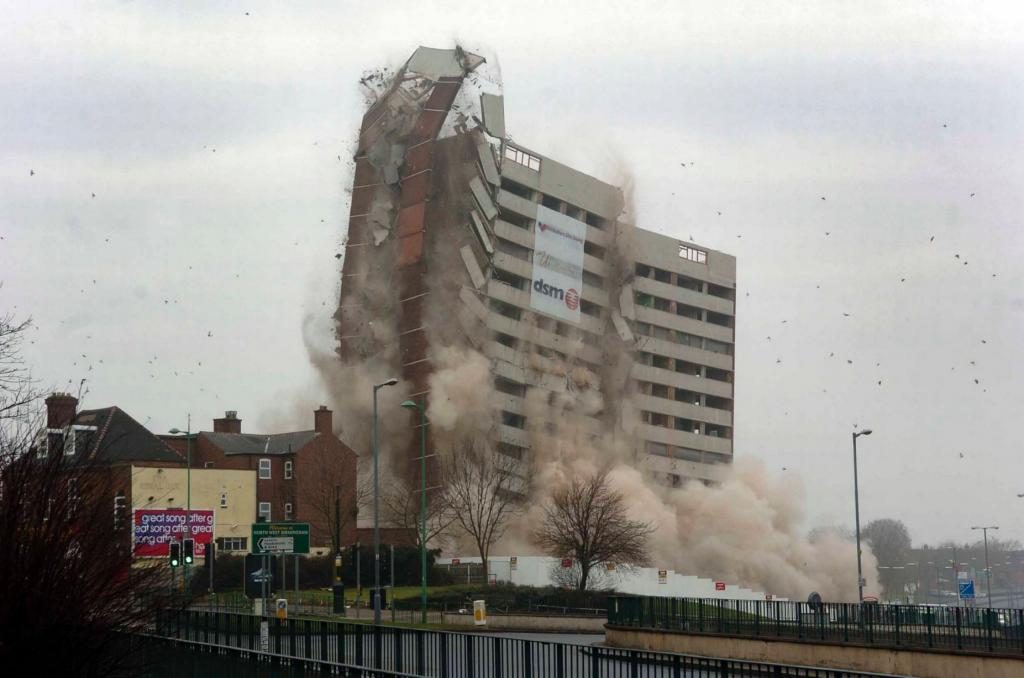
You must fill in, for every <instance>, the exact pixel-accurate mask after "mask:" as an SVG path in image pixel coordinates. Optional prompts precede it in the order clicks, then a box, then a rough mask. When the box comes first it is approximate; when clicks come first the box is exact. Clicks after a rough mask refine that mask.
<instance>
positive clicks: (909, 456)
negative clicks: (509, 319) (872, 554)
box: [0, 2, 1024, 543]
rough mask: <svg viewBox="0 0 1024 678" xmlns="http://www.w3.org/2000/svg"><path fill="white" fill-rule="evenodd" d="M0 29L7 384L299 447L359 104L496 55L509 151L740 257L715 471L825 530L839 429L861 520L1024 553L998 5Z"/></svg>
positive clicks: (648, 222) (642, 8) (179, 19)
mask: <svg viewBox="0 0 1024 678" xmlns="http://www.w3.org/2000/svg"><path fill="white" fill-rule="evenodd" d="M0 16H3V20H2V21H0V178H2V180H0V236H2V237H3V240H0V280H2V281H3V288H2V289H0V310H10V309H14V310H15V311H16V312H18V313H22V314H30V315H32V316H33V317H34V318H35V321H36V323H37V325H38V329H37V331H36V332H34V334H33V336H32V337H31V341H32V342H33V343H31V344H30V345H29V346H28V347H27V352H26V353H27V357H28V358H29V360H30V361H31V362H32V364H33V365H34V369H35V373H36V376H37V377H38V378H39V379H41V380H42V381H43V382H44V383H46V384H53V385H56V386H58V387H65V388H71V387H72V386H74V387H75V388H77V384H78V383H79V381H80V380H81V379H83V378H87V379H88V381H87V386H88V388H89V394H88V398H87V403H86V405H87V406H103V405H110V404H116V405H119V406H121V407H123V408H124V409H125V410H127V411H128V412H129V413H130V414H132V415H133V416H135V417H136V418H138V419H139V420H140V421H144V422H146V423H147V425H148V426H149V427H151V428H152V429H153V430H155V431H164V430H167V429H169V428H171V427H172V426H178V427H183V426H184V424H185V417H186V413H187V412H192V414H193V420H194V422H195V423H196V425H197V426H201V427H203V428H208V427H209V426H210V419H211V418H212V417H214V416H215V415H217V414H219V413H221V412H222V411H223V410H225V409H237V410H239V412H240V416H241V417H242V418H243V420H244V422H245V423H244V424H243V426H244V430H249V431H257V430H265V429H267V428H269V427H274V426H279V425H284V424H288V425H291V426H296V427H309V426H311V425H312V415H311V414H306V413H304V414H303V416H302V418H301V419H299V420H296V418H295V416H294V415H293V412H294V410H295V409H296V407H297V406H298V405H300V404H301V406H302V407H305V405H306V404H308V403H313V402H316V401H318V400H320V399H321V394H320V393H319V390H318V387H317V386H316V382H315V379H314V378H313V377H314V375H313V372H312V370H311V368H310V366H309V363H308V360H307V357H306V349H305V347H304V344H303V330H302V327H303V324H304V322H306V319H310V320H309V322H311V323H312V325H311V327H312V329H311V330H310V332H311V335H312V336H315V337H317V338H318V341H320V342H321V343H323V344H324V345H328V344H329V343H330V336H329V322H328V318H329V315H330V313H331V311H332V309H333V307H334V305H335V300H336V298H337V279H338V271H339V262H338V261H337V260H336V259H335V258H334V254H335V253H336V252H338V251H340V249H339V243H340V241H341V239H342V238H343V235H344V228H345V218H346V215H347V195H346V194H345V192H344V187H345V186H346V185H348V184H349V183H350V174H349V171H350V165H349V163H348V157H349V156H350V155H351V151H352V145H351V142H352V140H353V139H354V135H355V130H356V129H357V126H358V123H359V117H360V115H361V111H362V99H361V95H360V92H359V91H358V88H357V86H356V82H357V80H358V78H359V77H360V75H361V73H362V72H363V71H364V70H365V69H368V68H372V67H375V66H379V65H382V64H390V65H399V64H400V63H401V62H402V61H404V59H405V58H407V57H408V55H409V54H410V53H411V52H412V50H413V49H414V48H415V47H416V46H417V45H419V44H423V45H430V46H435V47H450V46H451V45H453V44H454V42H455V41H460V42H461V43H462V44H464V45H465V46H466V47H467V48H469V49H471V50H472V49H486V50H488V51H490V52H493V53H496V54H497V56H498V58H499V61H500V66H501V70H502V74H503V78H504V84H505V92H506V118H507V121H508V127H509V131H510V133H511V134H512V136H513V137H514V138H515V139H516V140H518V141H520V142H521V143H523V144H525V145H527V146H530V147H533V148H535V149H537V150H538V151H540V152H542V153H544V154H546V155H549V156H552V157H555V158H557V159H559V160H562V161H564V162H567V163H569V164H572V165H574V166H577V167H579V168H580V169H583V170H584V171H589V172H592V173H594V174H596V175H598V176H601V177H602V178H606V179H609V180H611V179H614V178H616V177H617V176H619V174H620V171H621V170H625V171H628V172H629V173H631V174H632V175H633V177H634V178H635V182H636V206H637V214H638V222H639V224H640V225H641V226H643V227H645V228H649V229H652V230H656V231H660V232H663V233H667V234H670V235H674V236H678V237H680V238H689V237H690V236H692V237H693V238H694V239H695V240H696V241H697V242H700V243H704V244H707V245H708V246H710V247H713V248H716V249H720V250H723V251H726V252H729V253H731V254H734V255H736V257H737V258H738V275H739V299H738V307H737V314H738V320H737V350H736V356H737V357H736V364H737V388H736V455H737V457H740V456H757V457H761V458H762V459H764V460H765V463H766V464H767V465H768V466H769V467H770V468H772V469H775V470H777V471H778V472H780V473H781V472H783V471H782V470H781V469H782V467H786V468H787V469H789V470H787V471H785V473H798V474H800V475H801V476H803V478H804V481H805V483H806V485H807V496H808V512H809V514H810V518H811V519H810V524H812V525H813V524H818V523H845V524H847V525H849V524H852V495H853V489H852V469H851V466H852V463H851V459H850V432H851V430H852V429H853V426H854V424H858V425H860V426H870V427H872V428H873V429H874V430H875V434H874V435H873V436H871V437H870V438H867V439H862V445H861V446H860V451H861V460H860V468H861V480H862V483H861V504H862V514H863V518H864V521H869V520H871V519H873V518H877V517H895V518H900V519H903V520H904V521H905V522H906V523H907V525H908V526H909V528H910V530H911V534H912V536H913V538H914V540H915V542H918V543H920V542H921V541H935V540H938V539H945V538H950V539H956V540H958V541H965V540H968V539H972V538H973V535H972V534H971V533H970V531H969V527H970V526H971V525H972V524H978V523H987V524H992V523H996V524H1000V525H1002V527H1003V530H1002V531H1001V532H1000V536H1013V537H1016V538H1024V529H1022V526H1021V517H1022V516H1024V500H1022V499H1017V498H1016V497H1015V495H1016V493H1017V492H1024V474H1022V473H1021V471H1022V470H1024V462H1022V461H1021V452H1022V445H1021V442H1020V435H1019V427H1018V421H1017V417H1018V416H1020V414H1019V409H1020V406H1021V404H1022V403H1024V386H1022V384H1024V367H1022V365H1021V363H1020V361H1019V360H1018V357H1019V355H1020V347H1021V345H1022V344H1021V340H1022V339H1024V292H1022V289H1024V286H1022V284H1024V275H1022V273H1021V267H1020V265H1019V262H1018V259H1019V257H1020V255H1021V253H1022V252H1024V230H1022V229H1021V214H1024V209H1022V204H1021V203H1022V197H1021V196H1022V195H1024V192H1022V190H1021V189H1022V184H1024V182H1022V180H1024V169H1022V167H1024V164H1022V163H1021V161H1020V158H1019V156H1020V151H1021V148H1024V143H1022V142H1024V139H1022V136H1024V125H1022V122H1021V121H1022V119H1024V116H1022V114H1024V110H1022V109H1024V106H1022V104H1024V95H1022V92H1024V82H1022V79H1024V78H1022V72H1021V64H1024V38H1022V37H1021V36H1022V35H1024V13H1022V10H1021V8H1020V6H1019V3H1010V2H1006V3H997V2H957V3H950V2H902V3H883V2H877V3H875V2H859V3H840V2H834V3H832V2H788V3H771V2H749V3H735V2H734V3H723V2H691V3H686V2H665V3H642V2H640V3H624V2H619V3H601V2H579V3H570V2H564V3H552V2H540V3H532V2H516V3H501V4H495V5H490V4H489V3H484V2H478V3H436V2H435V3H422V2H420V3H411V2H409V3H406V2H387V3H375V4H374V3H331V2H324V3H319V4H318V3H303V4H301V6H300V5H298V4H297V3H289V4H288V6H286V5H285V4H284V3H280V4H268V3H259V2H244V3H201V4H200V3H168V2H152V3H142V2H125V3H88V4H86V3H56V4H51V3H44V2H34V3H25V2H4V3H2V4H0ZM339 157H340V159H339ZM681 163H686V166H685V167H683V166H682V165H681ZM33 173H34V174H33ZM93 194H95V197H93ZM822 198H825V199H824V200H822ZM741 236H742V237H741ZM933 236H934V241H932V240H931V238H932V237H933ZM956 255H959V258H957V257H956ZM844 314H849V315H848V316H847V315H844ZM768 337H771V339H770V340H769V339H768ZM848 361H852V364H850V363H849V362H848ZM975 380H977V383H975ZM879 381H880V382H881V383H880V384H879ZM69 384H70V386H69ZM307 419H308V421H307ZM350 442H351V443H352V444H353V446H354V447H357V448H359V447H360V446H361V443H360V441H350Z"/></svg>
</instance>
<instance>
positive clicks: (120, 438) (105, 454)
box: [73, 406, 184, 463]
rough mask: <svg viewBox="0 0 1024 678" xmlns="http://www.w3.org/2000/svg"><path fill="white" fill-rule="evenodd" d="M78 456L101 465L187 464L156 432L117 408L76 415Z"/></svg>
mask: <svg viewBox="0 0 1024 678" xmlns="http://www.w3.org/2000/svg"><path fill="white" fill-rule="evenodd" d="M73 423H74V424H75V425H76V426H89V427H93V426H95V427H96V428H95V430H89V429H81V428H77V429H76V430H75V454H83V453H84V454H85V455H86V456H85V458H87V459H90V460H92V461H96V462H100V463H115V462H122V461H159V462H171V463H183V462H184V459H183V458H182V457H181V455H179V454H178V453H177V452H175V451H174V450H173V449H171V448H170V447H169V446H168V445H167V444H165V443H164V441H162V440H160V438H158V437H157V436H156V435H155V434H154V433H153V432H152V431H150V430H149V429H147V428H146V427H145V426H143V425H142V424H140V423H139V422H137V421H135V419H133V418H132V416H131V415H129V414H128V413H127V412H125V411H124V410H122V409H121V408H119V407H117V406H113V407H104V408H100V409H96V410H82V411H81V412H79V413H78V414H76V415H75V419H74V422H73Z"/></svg>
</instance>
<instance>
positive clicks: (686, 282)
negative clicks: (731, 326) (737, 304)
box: [636, 263, 736, 301]
mask: <svg viewBox="0 0 1024 678" xmlns="http://www.w3.org/2000/svg"><path fill="white" fill-rule="evenodd" d="M636 276H637V277H638V278H648V279H650V280H656V281H657V282H660V283H665V284H666V285H675V286H676V287H682V288H684V289H688V290H690V291H691V292H700V293H702V294H710V295H711V296H713V297H719V298H721V299H728V300H729V301H735V300H736V290H734V289H732V288H731V287H725V286H723V285H716V284H715V283H710V282H705V281H703V280H698V279H696V278H691V277H689V276H687V275H683V274H682V273H675V272H674V271H666V270H665V269H663V268H658V267H656V266H649V265H648V264H641V263H638V264H637V265H636ZM705 286H706V289H705Z"/></svg>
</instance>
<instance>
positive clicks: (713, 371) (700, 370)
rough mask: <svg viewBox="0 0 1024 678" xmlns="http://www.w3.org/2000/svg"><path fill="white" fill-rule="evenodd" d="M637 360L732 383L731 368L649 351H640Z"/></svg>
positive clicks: (662, 367) (651, 365) (663, 368)
mask: <svg viewBox="0 0 1024 678" xmlns="http://www.w3.org/2000/svg"><path fill="white" fill-rule="evenodd" d="M637 362H638V363H640V364H641V365H647V366H648V367H657V368H658V369H662V370H669V371H670V372H678V373H679V374H688V375H690V376H693V377H703V378H707V379H714V380H715V381H724V382H728V383H732V372H730V371H729V370H722V369H719V368H717V367H707V366H704V365H698V364H697V363H691V362H689V361H687V360H682V359H681V358H672V357H669V356H666V355H659V354H657V353H650V352H649V351H640V352H639V353H638V354H637Z"/></svg>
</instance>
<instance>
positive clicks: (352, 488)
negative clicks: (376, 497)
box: [296, 454, 373, 553]
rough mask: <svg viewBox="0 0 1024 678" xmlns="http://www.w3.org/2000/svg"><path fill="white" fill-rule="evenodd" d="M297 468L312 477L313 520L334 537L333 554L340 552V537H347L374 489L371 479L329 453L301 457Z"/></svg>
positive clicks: (310, 504) (308, 497)
mask: <svg viewBox="0 0 1024 678" xmlns="http://www.w3.org/2000/svg"><path fill="white" fill-rule="evenodd" d="M353 463H354V462H353ZM300 465H301V466H302V468H301V469H300V468H299V466H300ZM296 469H297V472H300V471H301V472H302V473H303V474H304V478H306V479H308V480H309V482H308V483H307V486H308V487H309V491H308V493H304V501H305V502H306V504H307V508H308V510H309V511H310V512H311V513H312V515H313V520H312V521H311V522H313V523H316V524H317V525H319V526H322V528H323V531H324V532H326V533H327V538H328V539H329V540H330V543H331V553H337V552H338V549H339V548H341V546H342V545H343V544H341V543H339V540H343V539H344V534H345V531H346V529H347V528H348V527H349V526H350V525H352V524H353V523H354V522H355V520H356V518H357V516H358V514H359V507H360V506H362V505H363V504H364V503H365V502H366V500H367V498H368V497H369V496H370V495H371V494H372V492H373V486H372V484H371V481H370V479H369V478H368V477H367V476H366V474H360V473H356V474H355V475H354V476H353V474H352V473H351V472H350V471H351V469H349V468H347V467H346V465H345V463H344V461H343V460H341V459H338V458H336V457H332V456H330V455H326V454H318V455H315V456H314V455H310V456H309V457H307V458H306V459H299V460H297V461H296ZM310 471H311V472H310ZM353 477H354V478H355V483H354V484H353Z"/></svg>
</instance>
